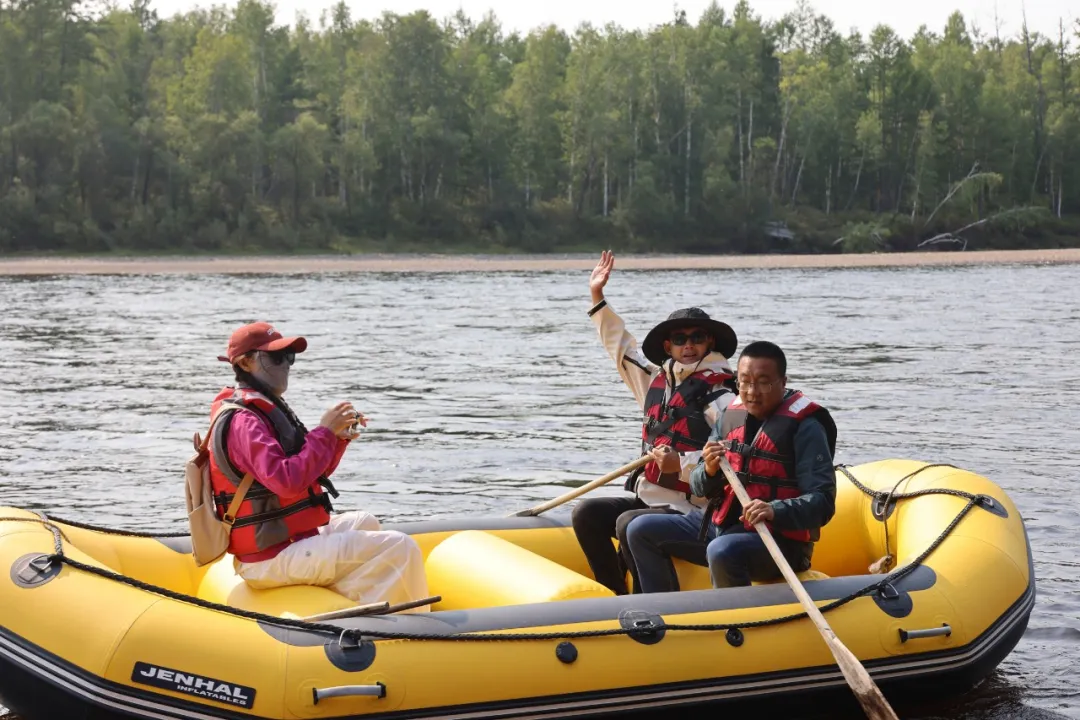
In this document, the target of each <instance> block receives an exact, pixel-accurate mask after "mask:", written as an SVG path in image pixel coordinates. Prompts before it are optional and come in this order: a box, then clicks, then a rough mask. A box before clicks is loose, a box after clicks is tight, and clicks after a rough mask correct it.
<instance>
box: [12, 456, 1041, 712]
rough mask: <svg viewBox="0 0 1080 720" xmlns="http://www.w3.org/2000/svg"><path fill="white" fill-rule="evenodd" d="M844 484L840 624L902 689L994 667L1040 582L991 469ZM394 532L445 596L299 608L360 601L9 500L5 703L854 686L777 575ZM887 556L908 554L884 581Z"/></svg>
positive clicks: (490, 528)
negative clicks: (765, 577)
mask: <svg viewBox="0 0 1080 720" xmlns="http://www.w3.org/2000/svg"><path fill="white" fill-rule="evenodd" d="M853 479H854V480H855V481H857V483H858V484H860V485H864V486H865V487H864V488H863V489H860V488H859V487H858V486H857V485H856V484H855V483H854V482H853ZM837 482H838V497H837V510H836V516H835V518H834V519H833V520H832V522H831V523H829V525H828V526H827V527H826V528H824V530H823V532H822V538H821V542H820V543H819V544H818V545H817V547H816V550H815V552H814V558H813V564H814V569H813V570H812V571H810V572H809V573H806V574H804V578H805V580H806V588H807V590H808V592H809V593H810V595H811V596H812V597H813V598H814V599H815V600H816V601H817V602H818V603H819V605H820V606H822V607H823V608H825V607H826V606H832V607H830V608H829V609H827V610H826V611H825V617H826V619H827V620H828V621H829V623H830V624H831V625H832V627H833V629H834V630H835V631H836V633H837V635H838V636H839V637H840V639H841V640H842V641H843V642H844V643H845V644H846V645H847V646H848V647H849V648H850V649H851V650H852V651H853V652H854V653H855V655H856V656H858V658H859V659H860V660H861V661H862V662H863V663H864V664H865V666H866V667H867V669H868V670H869V671H870V672H871V674H872V675H873V677H874V678H875V680H876V681H877V683H878V684H879V686H880V687H881V688H882V689H883V691H884V692H885V694H886V695H887V696H889V697H891V698H894V699H895V698H897V697H898V694H900V693H902V692H903V690H904V688H905V687H906V686H913V687H916V688H917V689H918V692H919V693H920V694H926V693H929V692H954V691H957V690H960V689H963V688H966V687H968V686H970V685H971V684H972V683H974V682H976V681H978V680H980V679H981V678H983V677H985V676H986V675H987V674H988V673H989V672H990V671H991V670H992V669H993V668H994V667H995V666H996V665H997V664H998V663H999V662H1000V661H1001V660H1002V658H1003V657H1004V656H1005V655H1007V654H1008V653H1009V652H1010V651H1011V650H1012V648H1013V647H1014V646H1015V644H1016V642H1017V641H1018V640H1019V638H1020V636H1021V635H1022V633H1023V631H1024V628H1025V626H1026V624H1027V620H1028V616H1029V614H1030V612H1031V608H1032V605H1033V603H1034V597H1035V586H1034V573H1033V571H1032V564H1031V556H1030V550H1029V546H1028V543H1027V536H1026V533H1025V530H1024V525H1023V522H1022V520H1021V517H1020V514H1019V512H1018V511H1017V509H1016V507H1015V506H1014V505H1013V503H1012V502H1011V501H1010V500H1009V498H1008V497H1007V496H1006V495H1005V493H1004V492H1002V490H1001V489H1000V488H998V487H997V486H996V485H994V484H993V483H991V482H990V481H989V480H987V479H985V478H983V477H980V476H978V475H975V474H972V473H970V472H967V471H964V470H960V469H957V468H954V467H951V466H943V465H926V464H925V463H921V462H914V461H909V460H888V461H882V462H877V463H872V464H867V465H862V466H856V467H852V468H839V469H838V472H837ZM886 494H890V497H886ZM890 498H891V499H890ZM396 529H398V530H403V531H406V532H409V533H411V534H412V535H413V537H415V538H416V540H417V541H418V542H419V544H420V545H421V547H422V548H423V550H424V554H425V558H426V569H427V573H428V578H429V584H430V587H431V592H432V594H438V595H440V596H441V597H442V601H441V602H440V603H439V604H437V605H436V606H435V607H434V608H433V611H432V612H430V613H416V614H409V613H398V614H394V615H386V616H369V617H358V618H352V619H344V620H331V621H323V622H321V623H306V622H304V621H302V620H300V619H299V618H302V617H307V616H310V615H313V614H317V613H325V612H328V611H332V610H337V609H341V608H346V607H348V606H349V605H350V603H349V601H347V600H345V599H344V598H342V597H341V596H338V595H336V594H334V593H333V592H331V591H329V590H325V589H322V588H316V587H293V588H283V589H279V590H272V591H253V590H251V589H249V588H248V587H247V586H246V585H245V584H244V583H243V581H242V580H240V579H239V578H238V577H237V576H236V575H235V574H234V572H233V569H232V563H231V560H230V559H229V558H224V559H222V560H221V561H219V562H217V563H215V564H213V565H210V566H208V567H206V568H196V566H195V565H194V563H193V562H192V560H191V556H190V554H189V546H188V545H187V540H186V539H183V538H165V537H162V538H151V537H133V536H124V535H118V534H113V533H112V532H108V531H100V530H91V529H87V528H84V527H78V526H76V525H75V524H72V523H64V522H61V521H43V520H42V518H41V516H39V515H37V514H35V513H32V512H27V511H24V510H19V509H16V508H0V566H2V567H4V568H7V569H8V570H9V571H8V572H7V573H0V703H3V704H4V705H7V706H8V707H10V708H12V709H13V710H15V711H16V712H17V713H18V714H20V715H21V716H23V717H24V718H26V719H27V720H38V719H40V718H48V719H56V718H89V717H93V718H95V719H99V718H113V717H116V718H119V717H136V718H158V719H160V718H193V719H194V718H198V719H204V718H246V717H259V718H361V717H363V718H368V717H378V718H432V717H445V718H460V719H462V720H464V719H466V718H525V717H529V718H537V717H544V718H549V717H552V718H553V717H576V716H582V715H593V714H599V713H609V712H623V711H628V710H637V709H647V708H661V707H663V708H668V707H671V706H682V705H690V704H697V703H713V702H725V701H738V700H746V699H748V698H749V699H753V700H754V701H755V702H757V703H760V702H762V700H763V699H768V700H774V699H778V698H781V699H782V698H788V699H790V698H792V697H802V696H805V695H807V694H821V693H827V692H837V691H845V687H846V686H845V685H844V681H843V678H842V676H841V675H840V672H839V670H838V668H837V667H836V665H835V664H834V663H833V659H832V656H831V655H830V653H829V651H828V649H827V648H826V646H825V644H824V643H823V642H822V640H821V638H820V636H819V635H818V633H817V631H816V630H815V628H814V626H813V625H812V624H811V622H810V621H808V620H807V619H805V618H804V617H799V614H800V611H801V608H800V606H799V605H798V603H797V602H796V601H795V599H794V596H793V594H792V593H791V591H790V590H789V589H788V587H787V586H786V585H785V584H783V583H782V582H781V583H778V584H767V585H756V586H753V587H749V588H734V589H726V590H713V589H711V588H710V587H709V584H708V574H707V571H706V569H705V568H698V567H695V566H690V565H686V564H679V566H678V571H679V575H680V580H681V584H682V587H683V590H682V591H681V592H676V593H665V594H656V595H631V596H624V597H615V596H613V595H612V594H611V593H610V592H609V591H608V590H607V589H606V588H604V587H602V586H600V585H599V584H597V583H596V582H595V581H594V580H593V579H592V578H591V576H590V573H589V569H588V565H587V564H586V562H585V558H584V556H583V555H582V553H581V550H580V548H579V547H578V545H577V543H576V541H575V538H574V535H573V532H572V531H571V529H570V528H569V526H568V524H567V523H566V522H565V520H560V519H558V518H554V517H539V518H536V517H510V518H479V519H478V518H472V519H463V520H458V521H450V520H447V521H442V520H440V521H430V522H420V523H411V524H402V525H398V526H396ZM886 533H887V534H888V539H889V540H888V542H889V545H888V547H886ZM58 549H59V551H60V552H58ZM887 553H888V554H892V555H893V556H895V558H896V561H897V562H896V564H895V565H894V566H893V567H894V568H895V569H893V570H892V572H891V573H890V574H888V575H884V574H879V575H868V574H867V568H868V566H869V565H870V564H871V563H873V562H874V561H875V560H877V559H878V558H880V557H882V556H884V555H886V554H887ZM792 616H795V617H792Z"/></svg>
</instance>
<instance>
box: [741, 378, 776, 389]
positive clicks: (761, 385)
mask: <svg viewBox="0 0 1080 720" xmlns="http://www.w3.org/2000/svg"><path fill="white" fill-rule="evenodd" d="M737 382H738V383H739V389H740V390H742V389H743V388H746V389H747V390H749V389H750V388H755V389H757V390H760V391H761V392H769V391H770V390H772V389H773V388H774V387H776V386H777V385H779V384H780V383H779V381H777V380H764V381H758V382H745V381H743V380H738V381H737Z"/></svg>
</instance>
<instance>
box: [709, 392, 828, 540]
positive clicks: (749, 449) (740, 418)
mask: <svg viewBox="0 0 1080 720" xmlns="http://www.w3.org/2000/svg"><path fill="white" fill-rule="evenodd" d="M747 415H748V414H747V412H746V408H745V407H744V406H743V404H742V400H741V399H739V398H736V399H735V400H734V401H732V403H731V404H730V405H729V406H728V407H727V409H726V410H725V411H724V415H723V418H722V419H721V425H720V433H721V436H722V437H723V438H724V439H725V440H726V441H727V442H729V443H730V444H731V449H729V450H728V451H727V453H726V455H727V459H728V462H729V463H731V469H732V470H734V471H735V473H736V474H737V475H738V476H739V479H740V480H741V481H742V483H743V487H745V488H746V494H747V495H749V496H750V499H751V500H763V501H765V502H770V501H772V500H789V499H791V498H797V497H799V496H800V495H801V494H802V493H801V492H800V491H799V483H798V481H797V479H796V477H795V433H796V432H798V429H799V423H801V422H802V421H803V420H805V419H807V418H809V417H812V418H814V419H816V420H817V421H818V422H820V423H821V425H822V426H823V427H824V428H825V434H826V436H827V437H828V439H829V451H830V452H832V453H835V452H836V423H835V422H833V419H832V415H830V414H829V411H828V410H826V409H825V408H823V407H821V406H820V405H818V404H817V403H815V402H814V401H813V400H811V399H810V398H808V397H806V396H805V395H803V394H802V393H801V392H799V391H798V390H788V391H787V395H785V396H784V400H783V402H781V403H780V407H778V408H777V409H776V411H775V412H773V414H772V415H771V416H770V417H769V418H768V419H767V420H765V422H764V423H762V425H761V429H760V430H759V431H758V433H757V436H756V437H753V438H750V439H749V440H750V442H747V438H746V436H745V435H746V418H747ZM734 501H735V493H734V491H732V489H731V486H730V485H728V486H725V487H724V498H723V503H722V504H721V505H720V507H719V508H718V509H717V510H716V511H715V512H714V513H713V516H712V521H713V524H714V525H723V523H724V519H725V518H726V517H727V514H728V512H729V511H730V510H731V506H732V503H733V502H734ZM743 525H744V526H745V527H746V529H747V530H753V526H752V525H750V524H748V523H745V522H744V523H743ZM769 527H770V529H772V526H771V524H770V525H769ZM779 532H780V534H781V535H783V536H784V537H786V538H789V539H791V540H797V541H799V542H816V541H817V540H818V538H819V537H820V532H819V531H818V530H817V529H814V530H780V531H779Z"/></svg>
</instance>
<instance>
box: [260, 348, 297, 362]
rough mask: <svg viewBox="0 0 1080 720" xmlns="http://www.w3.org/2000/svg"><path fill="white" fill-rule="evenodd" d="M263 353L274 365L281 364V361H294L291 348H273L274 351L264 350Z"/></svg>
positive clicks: (294, 356)
mask: <svg viewBox="0 0 1080 720" xmlns="http://www.w3.org/2000/svg"><path fill="white" fill-rule="evenodd" d="M263 354H264V355H266V357H267V359H269V360H270V362H272V363H274V364H275V365H281V364H282V363H288V364H289V365H292V364H293V363H294V362H296V353H295V352H294V351H292V350H275V351H274V352H264V353H263Z"/></svg>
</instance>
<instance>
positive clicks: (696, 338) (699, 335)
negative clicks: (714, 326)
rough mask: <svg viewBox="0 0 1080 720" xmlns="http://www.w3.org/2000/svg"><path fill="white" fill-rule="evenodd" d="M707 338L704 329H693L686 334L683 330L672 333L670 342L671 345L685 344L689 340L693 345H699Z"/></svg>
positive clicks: (707, 335)
mask: <svg viewBox="0 0 1080 720" xmlns="http://www.w3.org/2000/svg"><path fill="white" fill-rule="evenodd" d="M708 339H709V333H707V332H705V331H704V330H695V331H694V332H693V333H692V334H690V335H687V334H686V333H684V332H677V333H674V334H673V335H672V336H671V344H672V345H685V344H686V341H687V340H689V341H690V342H692V343H694V344H695V345H700V344H701V343H703V342H705V341H706V340H708Z"/></svg>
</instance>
